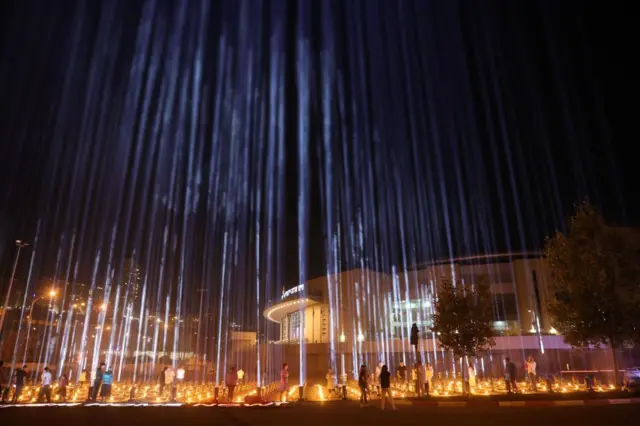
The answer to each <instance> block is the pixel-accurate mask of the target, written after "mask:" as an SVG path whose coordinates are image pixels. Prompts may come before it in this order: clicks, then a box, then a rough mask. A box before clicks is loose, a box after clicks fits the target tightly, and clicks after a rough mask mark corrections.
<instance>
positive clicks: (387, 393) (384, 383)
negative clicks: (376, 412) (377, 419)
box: [379, 365, 396, 411]
mask: <svg viewBox="0 0 640 426" xmlns="http://www.w3.org/2000/svg"><path fill="white" fill-rule="evenodd" d="M379 380H380V392H381V397H380V408H381V409H382V411H384V406H385V402H386V401H387V399H388V400H389V405H390V406H391V409H392V410H393V411H396V405H395V404H394V403H393V396H392V395H391V373H389V368H388V367H387V366H386V365H383V366H382V368H381V369H380V377H379Z"/></svg>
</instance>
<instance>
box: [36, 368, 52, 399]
mask: <svg viewBox="0 0 640 426" xmlns="http://www.w3.org/2000/svg"><path fill="white" fill-rule="evenodd" d="M43 398H46V399H47V402H48V403H50V402H51V372H50V371H49V367H45V368H44V371H43V372H42V377H41V378H40V393H39V394H38V402H42V399H43Z"/></svg>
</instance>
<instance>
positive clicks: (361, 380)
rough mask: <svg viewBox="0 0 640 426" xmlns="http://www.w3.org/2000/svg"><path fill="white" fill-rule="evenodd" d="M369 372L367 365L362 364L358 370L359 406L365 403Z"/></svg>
mask: <svg viewBox="0 0 640 426" xmlns="http://www.w3.org/2000/svg"><path fill="white" fill-rule="evenodd" d="M368 380H369V372H368V371H367V366H366V365H364V364H362V365H361V366H360V371H359V372H358V386H359V387H360V406H361V407H362V406H363V405H364V404H366V403H367V388H368V387H369V383H368Z"/></svg>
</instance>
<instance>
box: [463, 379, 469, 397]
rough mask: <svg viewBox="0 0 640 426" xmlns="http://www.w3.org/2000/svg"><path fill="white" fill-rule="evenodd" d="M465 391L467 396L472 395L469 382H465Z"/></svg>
mask: <svg viewBox="0 0 640 426" xmlns="http://www.w3.org/2000/svg"><path fill="white" fill-rule="evenodd" d="M464 390H465V392H466V394H467V395H471V385H470V384H469V381H468V380H465V381H464Z"/></svg>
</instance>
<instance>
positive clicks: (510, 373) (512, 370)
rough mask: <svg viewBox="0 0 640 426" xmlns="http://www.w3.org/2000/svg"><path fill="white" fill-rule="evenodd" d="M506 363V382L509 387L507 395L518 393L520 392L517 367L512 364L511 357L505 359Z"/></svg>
mask: <svg viewBox="0 0 640 426" xmlns="http://www.w3.org/2000/svg"><path fill="white" fill-rule="evenodd" d="M505 361H506V364H505V369H504V370H505V371H504V382H505V385H506V387H507V393H516V392H518V386H517V385H516V365H515V364H514V363H513V362H511V359H509V357H507V358H505Z"/></svg>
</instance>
